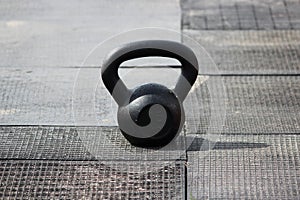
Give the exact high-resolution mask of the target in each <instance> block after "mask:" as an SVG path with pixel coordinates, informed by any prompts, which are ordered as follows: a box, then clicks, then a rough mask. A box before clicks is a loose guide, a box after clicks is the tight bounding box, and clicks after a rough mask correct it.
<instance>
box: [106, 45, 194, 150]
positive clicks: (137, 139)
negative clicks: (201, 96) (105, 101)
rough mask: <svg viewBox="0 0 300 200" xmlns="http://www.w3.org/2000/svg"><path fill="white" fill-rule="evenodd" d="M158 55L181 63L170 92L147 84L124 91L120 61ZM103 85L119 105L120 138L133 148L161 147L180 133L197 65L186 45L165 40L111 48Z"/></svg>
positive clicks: (159, 86)
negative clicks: (122, 136)
mask: <svg viewBox="0 0 300 200" xmlns="http://www.w3.org/2000/svg"><path fill="white" fill-rule="evenodd" d="M149 56H160V57H169V58H175V59H177V60H178V61H179V62H180V63H181V65H182V66H181V74H180V77H179V79H178V82H177V84H176V86H175V88H174V89H169V88H167V87H165V86H163V85H160V84H156V83H149V84H145V85H142V86H139V87H136V88H135V89H132V90H131V89H128V88H127V87H126V86H125V84H124V82H123V81H122V80H121V79H120V77H119V75H118V68H119V67H120V65H121V63H123V62H124V61H127V60H130V59H134V58H141V57H149ZM101 74H102V79H103V83H104V85H105V86H106V88H107V89H108V91H109V92H110V94H111V95H112V96H113V98H114V100H115V101H116V102H117V104H118V105H119V109H118V124H119V128H120V130H121V132H122V134H123V135H124V137H125V138H126V139H127V140H128V141H129V142H130V143H131V144H132V145H135V146H139V147H162V146H164V145H167V144H168V143H169V142H170V141H171V140H172V139H173V138H174V137H175V136H176V135H177V134H179V133H180V131H181V129H182V126H183V124H184V121H185V115H184V110H183V106H182V102H183V100H184V99H185V97H186V96H187V94H188V92H189V90H190V89H191V87H192V85H193V84H194V82H195V80H196V78H197V75H198V62H197V58H196V56H195V54H194V53H193V51H192V50H191V49H190V48H188V47H187V46H185V45H183V44H181V43H177V42H173V41H165V40H146V41H139V42H133V43H129V44H126V45H123V46H120V47H118V48H116V49H114V50H113V51H112V52H111V53H110V54H109V55H108V56H107V57H106V59H105V60H104V62H103V66H102V69H101Z"/></svg>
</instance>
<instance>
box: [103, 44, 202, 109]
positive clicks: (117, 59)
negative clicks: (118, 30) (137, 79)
mask: <svg viewBox="0 0 300 200" xmlns="http://www.w3.org/2000/svg"><path fill="white" fill-rule="evenodd" d="M149 56H158V57H169V58H174V59H177V60H178V61H179V62H180V63H181V75H180V77H179V79H178V81H177V83H176V86H175V88H174V92H175V94H177V95H178V96H179V99H181V100H182V101H183V100H184V99H185V97H186V96H187V94H188V92H189V90H190V88H182V87H186V85H187V84H186V83H185V82H186V81H188V83H189V85H190V86H192V85H193V84H194V82H195V80H196V78H197V75H198V61H197V58H196V56H195V54H194V52H193V51H192V50H191V49H190V48H189V47H187V46H185V45H183V44H181V43H178V42H174V41H166V40H145V41H138V42H132V43H128V44H125V45H122V46H120V47H118V48H116V49H114V50H113V51H112V52H110V53H109V54H108V56H107V57H106V59H105V60H104V62H103V65H102V68H101V75H102V80H103V83H104V85H105V86H106V88H107V89H108V91H109V92H110V93H111V94H112V93H113V90H114V88H115V86H116V84H117V83H118V84H119V85H118V87H120V88H121V89H120V91H123V93H129V92H130V91H129V90H128V88H127V87H126V86H125V84H124V83H123V81H122V80H120V77H119V74H118V69H119V67H120V65H121V64H122V63H123V62H125V61H127V60H131V59H135V58H142V57H149ZM125 95H126V94H125ZM113 96H114V95H113ZM114 98H115V101H116V102H117V103H118V104H119V105H120V104H122V102H120V100H119V99H116V97H114Z"/></svg>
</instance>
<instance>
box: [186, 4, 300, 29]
mask: <svg viewBox="0 0 300 200" xmlns="http://www.w3.org/2000/svg"><path fill="white" fill-rule="evenodd" d="M181 7H182V11H183V14H182V26H183V29H198V30H250V29H251V30H277V29H281V30H282V29H284V30H286V29H300V21H299V19H300V13H299V10H300V2H299V1H298V0H261V1H251V0H246V1H244V0H243V1H241V0H204V1H197V0H182V1H181Z"/></svg>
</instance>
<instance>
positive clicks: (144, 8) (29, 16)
mask: <svg viewBox="0 0 300 200" xmlns="http://www.w3.org/2000/svg"><path fill="white" fill-rule="evenodd" d="M120 14H121V15H122V17H120ZM137 16H138V17H137ZM0 19H1V22H0V42H1V47H2V48H1V49H0V55H1V63H0V67H22V68H25V67H33V66H34V67H39V68H45V67H73V66H83V65H84V66H97V67H98V66H99V65H100V64H101V60H102V59H103V57H104V56H105V55H106V53H105V52H103V50H104V49H103V46H101V47H102V49H101V47H99V46H98V47H99V48H98V49H101V51H97V53H95V52H94V53H95V54H94V56H91V57H89V59H88V60H87V62H86V63H85V64H83V63H82V62H83V61H84V60H85V58H86V56H88V55H89V53H91V51H92V50H93V51H94V50H95V49H94V48H95V47H96V46H97V45H99V44H100V43H101V42H103V41H104V40H107V39H108V38H110V37H112V36H114V35H116V34H120V33H121V32H124V31H129V30H133V29H137V28H142V27H160V28H166V29H171V30H175V31H177V32H179V31H180V5H179V3H178V2H177V1H176V2H175V1H173V0H165V1H164V3H163V4H162V3H161V1H159V0H153V1H147V0H132V1H128V2H125V1H118V0H102V1H97V0H86V1H85V2H82V1H80V0H72V3H69V2H64V1H60V0H52V1H51V2H49V1H47V0H40V1H31V0H24V1H22V2H19V1H18V0H3V1H1V6H0ZM136 35H137V34H135V36H136ZM152 35H153V34H152ZM152 35H150V33H149V34H148V36H149V37H151V36H152ZM127 36H128V35H127ZM139 36H141V35H139ZM167 36H169V35H167ZM167 36H165V38H166V39H167ZM161 37H164V36H161ZM145 38H147V36H146V35H145ZM119 39H120V38H119ZM123 39H124V38H123ZM132 39H134V38H132ZM177 41H179V37H178V39H177ZM114 42H115V45H116V44H120V41H119V40H118V41H114ZM123 42H124V41H123ZM128 42H129V41H128ZM112 43H113V42H112ZM110 45H112V44H110ZM110 45H109V47H108V46H106V47H104V48H106V51H108V50H110V49H111V48H112V46H110Z"/></svg>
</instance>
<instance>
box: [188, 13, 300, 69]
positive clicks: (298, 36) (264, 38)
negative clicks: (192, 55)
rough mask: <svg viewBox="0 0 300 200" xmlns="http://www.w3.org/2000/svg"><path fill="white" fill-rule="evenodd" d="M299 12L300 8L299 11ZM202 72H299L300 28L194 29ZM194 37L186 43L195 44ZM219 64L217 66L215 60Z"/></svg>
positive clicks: (193, 46)
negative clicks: (261, 29) (256, 29)
mask: <svg viewBox="0 0 300 200" xmlns="http://www.w3.org/2000/svg"><path fill="white" fill-rule="evenodd" d="M299 13H300V12H299ZM183 33H184V34H186V35H188V36H190V37H191V38H192V39H194V40H195V41H197V42H198V43H199V44H200V45H201V46H203V47H204V49H205V50H206V51H207V53H208V54H209V55H210V56H211V58H210V57H209V56H208V55H207V54H205V53H203V52H199V51H198V52H197V51H196V52H197V57H198V60H199V63H200V70H199V73H200V74H250V75H256V74H258V75H261V74H299V73H300V43H299V41H300V31H298V30H292V31H291V30H280V31H192V30H184V31H183ZM195 41H192V42H191V41H187V40H186V39H185V40H184V41H183V43H185V44H187V45H189V46H191V47H192V48H195V49H196V50H197V49H199V47H197V46H195V45H197V44H196V43H195ZM211 59H212V60H213V61H214V63H215V64H216V66H217V68H216V67H214V65H213V62H212V60H211Z"/></svg>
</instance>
